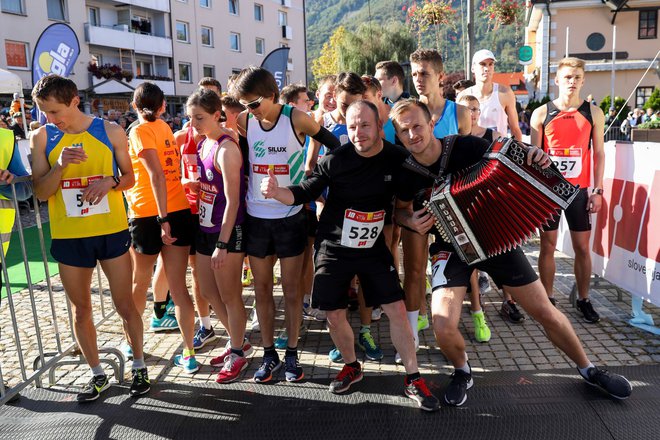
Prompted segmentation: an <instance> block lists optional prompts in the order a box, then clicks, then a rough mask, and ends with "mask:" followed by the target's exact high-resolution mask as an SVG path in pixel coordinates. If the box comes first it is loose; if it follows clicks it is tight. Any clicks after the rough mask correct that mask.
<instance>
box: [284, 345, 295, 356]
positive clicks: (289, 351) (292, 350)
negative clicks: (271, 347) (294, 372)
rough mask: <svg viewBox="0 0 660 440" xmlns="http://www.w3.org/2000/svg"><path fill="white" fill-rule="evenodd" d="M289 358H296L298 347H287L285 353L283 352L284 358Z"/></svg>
mask: <svg viewBox="0 0 660 440" xmlns="http://www.w3.org/2000/svg"><path fill="white" fill-rule="evenodd" d="M289 356H293V357H298V347H293V348H291V347H287V348H286V351H285V352H284V357H289Z"/></svg>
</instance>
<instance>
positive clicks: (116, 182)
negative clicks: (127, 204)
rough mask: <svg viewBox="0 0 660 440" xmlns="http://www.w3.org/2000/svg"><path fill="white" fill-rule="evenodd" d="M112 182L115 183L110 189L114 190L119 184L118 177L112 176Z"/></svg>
mask: <svg viewBox="0 0 660 440" xmlns="http://www.w3.org/2000/svg"><path fill="white" fill-rule="evenodd" d="M112 180H114V181H115V184H114V185H112V189H115V188H117V187H118V186H119V184H120V183H121V180H119V177H117V176H112Z"/></svg>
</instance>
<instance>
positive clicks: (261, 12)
mask: <svg viewBox="0 0 660 440" xmlns="http://www.w3.org/2000/svg"><path fill="white" fill-rule="evenodd" d="M257 10H258V11H259V18H257ZM254 21H258V22H260V23H263V21H264V5H262V4H260V3H255V4H254Z"/></svg>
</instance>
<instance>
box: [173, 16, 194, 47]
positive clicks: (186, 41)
mask: <svg viewBox="0 0 660 440" xmlns="http://www.w3.org/2000/svg"><path fill="white" fill-rule="evenodd" d="M179 24H182V25H183V26H184V29H185V30H186V39H185V40H180V39H179V30H178V29H177V27H178V26H179ZM174 34H175V37H176V41H178V42H179V43H190V25H189V24H188V23H187V22H185V21H179V20H177V21H176V23H175V25H174Z"/></svg>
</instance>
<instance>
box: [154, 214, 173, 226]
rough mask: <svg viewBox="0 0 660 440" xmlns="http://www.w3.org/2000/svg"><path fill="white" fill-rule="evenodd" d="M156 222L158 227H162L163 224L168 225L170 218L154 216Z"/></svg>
mask: <svg viewBox="0 0 660 440" xmlns="http://www.w3.org/2000/svg"><path fill="white" fill-rule="evenodd" d="M156 221H157V222H158V224H159V225H162V224H163V223H169V221H170V218H169V217H168V216H165V217H159V216H156Z"/></svg>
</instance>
